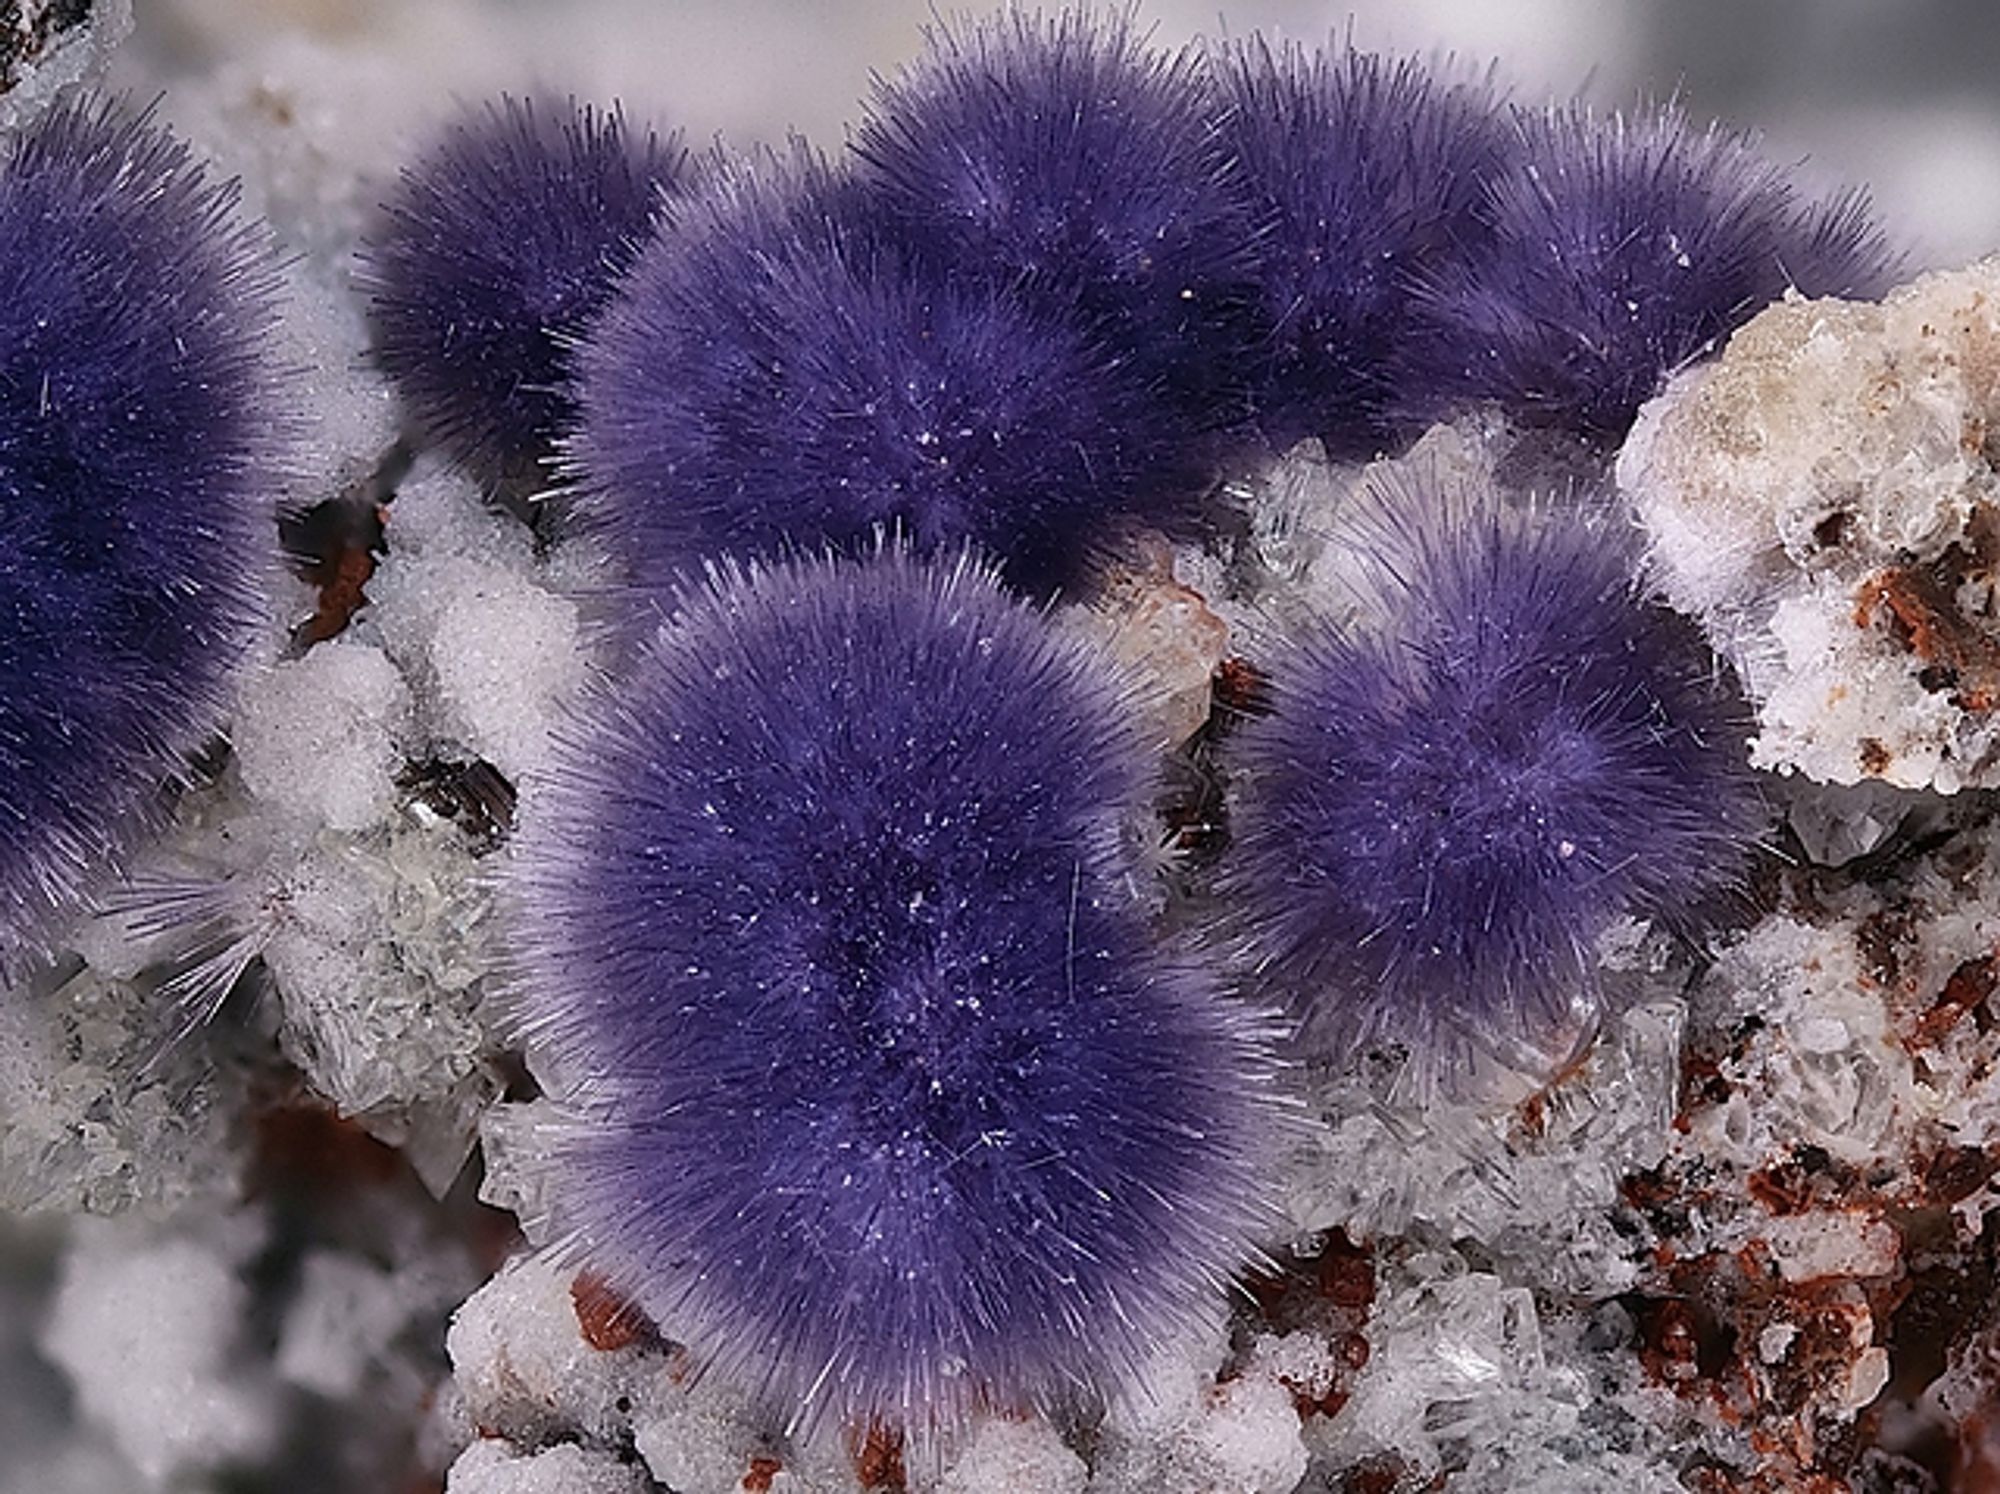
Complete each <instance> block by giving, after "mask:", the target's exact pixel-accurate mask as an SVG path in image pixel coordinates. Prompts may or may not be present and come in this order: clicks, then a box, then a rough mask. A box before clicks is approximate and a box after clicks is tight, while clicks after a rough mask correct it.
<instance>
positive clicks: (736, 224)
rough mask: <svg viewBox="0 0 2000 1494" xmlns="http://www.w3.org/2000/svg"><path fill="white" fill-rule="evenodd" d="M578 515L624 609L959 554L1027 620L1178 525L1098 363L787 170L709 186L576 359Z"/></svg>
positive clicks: (1171, 475) (1161, 443) (1159, 421)
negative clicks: (814, 572)
mask: <svg viewBox="0 0 2000 1494" xmlns="http://www.w3.org/2000/svg"><path fill="white" fill-rule="evenodd" d="M579 366H580V370H581V391H582V405H583V415H582V421H581V424H580V427H579V429H578V432H577V435H576V438H575V440H574V441H573V442H572V443H571V446H570V451H569V457H570V462H569V467H570V471H571V475H572V476H573V478H574V479H575V483H576V487H577V498H578V501H577V511H578V513H579V514H580V515H581V516H582V518H583V519H584V520H585V521H586V522H594V523H595V524H596V525H598V526H599V527H600V528H602V529H603V530H604V531H605V532H606V533H607V534H608V536H609V537H610V539H611V540H612V542H613V548H614V549H615V550H616V551H617V552H618V553H619V554H620V556H621V557H622V558H623V559H624V561H625V563H626V564H627V566H628V568H629V570H630V573H631V576H632V579H633V581H634V582H635V584H636V585H637V586H638V587H639V589H640V590H641V591H643V592H647V593H658V592H661V591H664V590H667V589H670V588H671V586H672V584H673V577H674V575H675V566H676V565H677V564H679V563H685V562H687V561H690V560H692V559H693V558H695V557H699V556H702V555H705V554H713V553H717V552H720V551H724V550H727V551H730V552H732V553H736V554H751V553H761V554H765V555H772V554H777V553H780V552H782V551H784V550H785V549H786V548H787V547H788V546H794V545H798V546H808V547H810V546H815V545H829V544H830V545H833V546H835V547H838V548H843V549H849V550H853V549H855V548H856V547H860V548H867V547H869V546H872V545H873V544H874V543H875V538H876V536H877V535H878V534H880V533H882V532H895V533H899V534H901V535H902V536H904V537H905V538H907V539H908V540H909V541H910V542H911V543H913V544H914V545H915V546H916V547H917V548H918V549H920V550H923V551H936V550H949V549H956V548H957V547H959V546H961V545H963V544H965V543H967V542H971V543H973V544H976V545H978V546H979V547H981V548H982V549H983V550H984V551H985V552H986V553H987V554H989V555H992V556H994V557H996V558H998V559H999V560H1000V561H1001V562H1002V563H1003V564H1004V567H1005V572H1006V576H1007V579H1008V581H1009V582H1010V583H1011V584H1013V585H1014V586H1016V587H1018V588H1020V589H1022V590H1023V591H1026V592H1028V593H1030V594H1034V595H1038V596H1045V595H1047V594H1048V592H1049V591H1050V590H1052V589H1054V588H1057V587H1066V586H1076V585H1079V584H1081V583H1082V582H1084V581H1085V580H1086V579H1087V576H1088V573H1089V570H1090V566H1091V562H1092V560H1093V558H1094V556H1095V555H1096V554H1097V553H1098V552H1100V551H1101V550H1102V549H1103V547H1104V546H1105V544H1106V543H1107V542H1108V540H1109V539H1110V538H1111V536H1112V535H1113V534H1114V533H1115V532H1116V531H1117V530H1118V529H1119V527H1121V526H1122V525H1124V524H1127V523H1131V522H1146V523H1150V524H1153V525H1155V526H1158V527H1163V528H1167V529H1170V530H1174V529H1184V528H1186V527H1188V525H1189V524H1190V522H1191V518H1192V514H1193V508H1194V504H1195V501H1196V499H1197V498H1198V496H1199V494H1200V493H1201V491H1202V489H1203V479H1202V474H1201V473H1200V472H1199V471H1198V470H1196V468H1195V467H1194V465H1193V464H1192V463H1191V460H1190V459H1189V457H1188V455H1187V442H1186V439H1185V426H1184V422H1181V421H1180V420H1179V419H1177V418H1176V417H1175V416H1174V414H1173V413H1172V412H1171V411H1170V410H1168V409H1166V408H1165V407H1164V406H1162V405H1160V404H1159V403H1158V402H1157V401H1156V400H1154V399H1152V398H1150V397H1149V396H1148V394H1147V391H1146V389H1145V388H1144V386H1143V385H1142V384H1141V383H1140V381H1139V380H1137V379H1136V378H1135V377H1134V376H1133V375H1132V373H1131V372H1130V370H1129V369H1128V368H1126V367H1125V366H1124V364H1123V362H1122V361H1121V360H1120V358H1118V357H1117V356H1116V355H1115V354H1113V353H1111V352H1110V351H1108V350H1107V349H1106V348H1105V347H1103V346H1102V345H1101V344H1099V343H1097V342H1095V341H1093V340H1092V339H1091V338H1090V337H1089V336H1088V335H1086V334H1085V333H1084V332H1083V331H1082V330H1081V329H1080V328H1079V327H1078V326H1076V325H1074V324H1072V323H1071V322H1070V321H1068V320H1066V319H1064V318H1062V317H1060V316H1058V315H1056V314H1054V313H1053V312H1051V311H1048V310H1046V309H1043V308H1039V307H1037V306H1035V305H1033V304H1032V303H1026V304H1024V303H1023V302H1022V301H1021V300H1020V298H1018V297H1017V296H1015V295H1014V294H1012V293H1011V292H1009V291H1007V290H1004V289H1000V288H996V287H994V286H992V285H990V284H987V283H984V282H981V281H978V280H971V279H964V278H959V277H954V276H951V275H949V274H946V273H945V272H943V271H941V270H939V269H938V268H937V267H935V266H933V265H931V264H929V263H928V262H926V261H924V260H922V259H921V258H917V257H913V256H911V255H910V254H909V253H907V252H906V251H905V250H904V249H903V248H902V247H901V246H900V245H899V244H898V243H897V242H895V241H894V240H893V239H891V238H887V237H885V236H884V234H883V232H882V230H881V220H880V215H879V213H878V212H877V211H876V209H875V208H874V206H873V205H872V204H871V203H870V202H869V201H868V199H867V198H866V196H865V194H863V193H861V192H859V191H858V190H857V189H856V187H855V186H854V184H853V183H851V182H850V181H847V180H845V179H843V178H842V177H841V176H839V175H838V174H836V173H834V172H832V171H829V170H828V169H827V167H826V166H825V165H824V164H823V163H822V162H820V161H819V160H817V159H816V158H814V157H813V156H812V155H810V154H809V153H808V152H806V151H804V150H803V149H799V150H795V151H794V152H793V153H792V154H791V155H789V156H788V157H785V158H773V157H768V156H767V157H763V158H759V159H756V160H751V161H745V162H739V163H736V164H734V165H732V166H727V167H720V168H718V169H717V171H716V173H715V179H714V180H713V181H712V182H711V183H710V186H709V189H708V190H707V191H706V192H704V193H702V194H699V195H698V196H696V197H695V198H693V199H691V200H689V201H688V202H686V203H685V204H684V205H683V206H682V207H680V208H679V209H677V210H676V212H675V214H674V217H673V221H672V223H671V224H670V226H669V227H668V228H667V229H666V230H665V231H663V232H662V234H661V235H660V237H659V238H658V240H657V241H656V242H655V243H654V244H653V246H652V247H651V248H650V249H648V250H647V252H646V253H645V254H644V255H643V256H642V257H641V258H640V260H639V262H638V263H637V264H636V265H635V266H634V267H633V270H632V272H631V275H630V277H629V279H628V281H627V284H626V287H625V289H624V292H623V293H622V295H621V296H620V298H619V300H618V302H617V303H616V305H614V306H613V307H612V309H611V310H610V311H609V312H608V313H607V314H606V315H605V317H604V318H603V320H602V322H601V323H600V324H599V325H598V326H597V328H596V329H595V330H594V331H593V333H592V335H591V336H590V338H589V340H588V342H587V344H586V346H585V347H584V348H583V350H582V352H581V355H580V360H579Z"/></svg>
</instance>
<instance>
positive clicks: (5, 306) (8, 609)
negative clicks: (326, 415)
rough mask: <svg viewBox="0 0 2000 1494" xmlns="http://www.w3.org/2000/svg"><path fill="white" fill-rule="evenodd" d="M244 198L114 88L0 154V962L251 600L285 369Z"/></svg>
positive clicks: (255, 598)
mask: <svg viewBox="0 0 2000 1494" xmlns="http://www.w3.org/2000/svg"><path fill="white" fill-rule="evenodd" d="M235 203H236V191H235V187H234V185H233V184H229V185H221V184H217V183H216V182H214V181H212V180H210V179H209V178H208V177H207V176H205V175H204V173H203V171H202V169H201V167H199V166H198V165H196V164H195V163H194V161H193V160H192V159H191V158H190V156H189V153H188V151H187V148H186V147H185V146H183V145H182V144H181V143H180V142H178V141H177V140H175V139H173V138H172V137H171V136H170V135H168V134H167V133H166V132H165V131H164V130H162V129H160V128H159V127H158V126H157V125H155V124H154V123H153V122H152V121H151V119H150V118H149V117H147V116H143V115H141V116H135V115H133V114H131V113H129V112H128V111H126V110H125V109H124V108H122V107H121V106H119V105H117V104H115V103H104V102H90V101H74V100H72V101H69V102H66V103H63V104H60V105H58V106H56V107H55V108H54V109H52V110H51V111H50V112H49V113H48V114H46V115H45V116H44V117H43V118H42V119H41V120H40V121H39V122H38V123H37V124H36V125H35V126H34V127H33V128H32V129H30V130H29V131H28V132H27V133H25V134H24V135H22V136H20V137H19V138H17V139H16V140H15V141H14V142H13V143H12V145H11V147H10V148H8V149H7V151H6V159H5V161H4V163H0V969H18V966H19V965H20V963H21V962H22V961H23V960H25V959H27V958H31V957H32V956H33V955H34V954H36V953H37V952H39V951H40V950H41V946H42V942H43V940H44V939H45V938H46V937H47V936H48V934H49V930H50V928H51V925H52V922H53V920H54V918H55V916H56V914H57V913H58V912H59V911H60V910H62V909H63V908H65V907H66V906H67V905H69V904H71V903H73V902H74V901H75V900H76V899H77V898H78V897H79V896H80V895H81V894H83V893H85V892H87V891H89V890H90V888H91V886H92V884H93V883H94V882H95V881H97V880H98V879H99V878H101V877H102V875H103V874H104V872H105V870H106V869H107V867H108V866H109V865H111V864H112V863H115V861H116V860H117V859H118V858H119V857H120V855H121V854H122V853H123V852H124V851H126V850H127V849H128V848H129V847H130V845H131V843H132V841H133V839H134V837H135V836H136V834H137V833H138V832H139V830H140V829H141V827H142V826H143V824H144V822H145V821H146V820H147V819H148V818H149V814H150V812H151V811H153V810H155V809H157V807H158V805H159V803H160V799H161V789H162V786H163V785H164V783H165V782H166V781H167V780H168V779H170V778H172V777H173V776H174V774H175V773H176V772H177V771H178V770H179V769H180V767H181V765H182V763H183V755H184V754H185V753H187V752H189V751H191V750H192V749H194V748H196V747H198V746H199V745H200V744H201V743H202V741H203V739H204V738H205V737H206V736H207V735H208V734H209V733H211V732H213V731H215V730H217V729H218V728H219V727H220V725H221V722H222V715H223V708H224V705H225V703H226V698H227V695H228V681H229V678H230V675H231V672H232V670H233V669H234V668H235V667H236V666H237V665H239V664H240V663H241V662H242V661H243V659H244V656H245V655H246V653H247V651H248V649H249V647H250V644H251V641H252V638H253V637H254V634H255V630H256V627H257V620H258V618H259V616H260V615H261V612H262V605H263V583H264V581H265V580H266V579H267V568H268V566H269V564H270V562H271V560H272V558H273V557H274V554H275V549H276V544H275V529H274V518H275V514H274V511H273V509H272V506H271V499H270V492H271V485H272V481H273V477H274V468H275V466H276V464H277V463H278V461H279V460H280V459H281V457H282V455H283V453H282V450H281V448H280V445H279V442H278V440H277V438H276V436H275V434H274V432H276V431H278V430H280V429H281V428H282V424H283V411H284V409H285V408H286V402H287V391H286V390H285V388H284V387H283V381H282V379H281V378H280V377H279V375H278V372H277V370H276V368H275V366H274V363H273V361H272V358H271V351H270V345H271V341H272V338H271V334H272V331H273V326H274V322H275V301H274V289H275V287H274V277H273V275H272V272H271V270H270V268H269V264H268V261H267V258H266V254H265V241H264V238H263V235H262V234H261V233H259V232H256V231H254V230H253V229H252V228H250V227H249V226H248V225H247V224H245V223H244V222H243V221H242V220H241V219H239V218H238V217H237V215H236V213H235Z"/></svg>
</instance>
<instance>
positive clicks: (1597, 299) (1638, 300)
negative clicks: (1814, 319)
mask: <svg viewBox="0 0 2000 1494" xmlns="http://www.w3.org/2000/svg"><path fill="white" fill-rule="evenodd" d="M1517 128H1518V133H1519V140H1518V142H1517V144H1516V146H1515V148H1514V160H1513V161H1512V162H1511V163H1510V164H1509V165H1507V166H1506V167H1505V169H1503V170H1502V171H1501V172H1500V173H1499V174H1498V175H1496V176H1495V177H1493V178H1492V179H1491V181H1490V183H1489V185H1488V188H1487V193H1486V202H1485V207H1484V217H1485V220H1486V222H1485V225H1484V233H1485V237H1484V239H1483V240H1482V249H1481V252H1479V253H1477V254H1460V255H1455V256H1452V257H1450V258H1448V259H1446V260H1444V261H1443V262H1441V264H1440V265H1439V266H1438V268H1437V270H1436V272H1435V273H1434V274H1432V275H1430V276H1428V277H1426V278H1425V279H1424V280H1423V281H1422V282H1421V283H1420V285H1419V291H1420V295H1421V299H1422V301H1423V303H1424V305H1423V307H1422V312H1421V314H1422V319H1423V322H1424V327H1423V330H1422V331H1421V333H1420V335H1418V336H1416V337H1414V338H1412V340H1411V342H1410V343H1409V345H1408V346H1409V353H1410V357H1409V361H1408V364H1407V366H1406V367H1405V369H1404V370H1403V372H1402V373H1401V374H1399V376H1398V384H1399V387H1400V388H1401V389H1403V390H1404V391H1405V392H1406V396H1407V398H1408V399H1409V400H1410V401H1411V402H1412V404H1413V408H1414V411H1415V413H1416V414H1417V416H1418V417H1419V418H1422V417H1424V416H1427V415H1428V416H1431V417H1435V416H1437V415H1440V414H1445V413H1448V412H1449V411H1450V410H1451V409H1452V408H1453V407H1454V406H1455V405H1458V404H1462V403H1463V402H1464V401H1466V400H1478V399H1491V400H1497V401H1499V402H1500V403H1501V404H1502V405H1504V406H1505V407H1506V408H1507V409H1508V410H1509V411H1510V413H1512V414H1513V415H1514V416H1515V417H1516V418H1517V419H1520V420H1522V421H1523V422H1525V423H1527V424H1531V425H1546V426H1554V427H1560V428H1563V429H1566V430H1569V431H1572V432H1574V433H1575V434H1577V435H1580V436H1583V437H1586V438H1588V439H1591V440H1593V441H1595V442H1598V443H1603V444H1616V442H1617V441H1618V440H1620V439H1622V438H1623V436H1624V433H1625V432H1626V430H1627V429H1629V428H1630V426H1631V423H1632V418H1633V416H1634V415H1635V414H1636V413H1637V412H1638V409H1639V406H1640V405H1642V404H1644V403H1645V402H1646V401H1647V400H1648V399H1650V398H1652V396H1653V395H1654V394H1655V393H1657V392H1658V390H1659V387H1660V384H1661V383H1662V382H1663V381H1664V380H1665V378H1666V377H1667V375H1669V374H1670V373H1672V372H1674V371H1675V370H1676V369H1678V368H1680V367H1681V366H1682V365H1684V364H1686V363H1688V362H1690V361H1692V360H1693V359H1696V358H1699V357H1703V356H1705V355H1707V354H1708V353H1711V352H1713V351H1715V349H1716V348H1717V347H1718V346H1719V345H1720V343H1721V341H1722V339H1723V338H1725V337H1726V336H1727V335H1728V334H1729V333H1730V332H1731V331H1733V330H1735V328H1737V327H1738V326H1740V325H1742V324H1743V323H1744V322H1746V321H1748V320H1749V319H1750V317H1751V316H1753V315H1755V314H1756V313H1757V312H1758V311H1761V310H1762V309H1763V308H1764V307H1765V306H1767V305H1769V304H1770V303H1771V302H1772V301H1774V300H1776V299H1777V298H1778V297H1779V296H1781V295H1783V294H1784V293H1785V291H1786V290H1787V289H1788V288H1791V287H1796V288H1797V289H1798V290H1800V291H1801V292H1803V293H1804V294H1806V295H1809V296H1874V295H1879V294H1880V293H1881V292H1882V291H1883V290H1885V289H1886V288H1887V285H1888V283H1889V280H1890V278H1891V272H1892V268H1893V264H1894V258H1893V256H1892V255H1891V254H1890V253H1889V252H1888V250H1887V247H1886V245H1885V243H1884V241H1883V239H1882V236H1881V235H1880V233H1879V232H1878V231H1877V230H1876V229H1875V228H1874V226H1873V224H1872V221H1871V219H1870V217H1869V214H1868V212H1867V208H1866V204H1865V202H1863V200H1862V199H1861V198H1859V197H1857V196H1847V197H1840V198H1836V199H1834V200H1832V201H1830V202H1825V203H1806V202H1802V201H1800V200H1799V199H1798V197H1797V196H1796V194H1795V193H1794V192H1793V190H1792V188H1791V187H1790V185H1789V184H1788V183H1787V181H1786V179H1785V175H1784V173H1783V172H1782V171H1780V170H1779V169H1778V168H1777V167H1775V166H1774V165H1772V164H1771V163H1770V162H1769V161H1767V160H1765V159H1764V158H1763V157H1761V156H1760V155H1759V154H1758V153H1757V151H1756V150H1755V149H1754V148H1753V147H1752V145H1751V144H1750V143H1749V141H1748V140H1747V139H1745V138H1744V137H1742V136H1739V135H1733V134H1729V133H1725V132H1723V131H1721V130H1719V129H1715V128H1710V129H1708V130H1706V131H1698V130H1695V129H1693V128H1692V127H1690V125H1689V124H1688V123H1687V121H1686V119H1685V118H1684V117H1683V116H1682V115H1680V114H1679V113H1678V112H1676V111H1673V110H1670V109H1668V110H1660V111H1656V112H1654V113H1651V114H1646V115H1641V116H1638V117H1635V118H1631V119H1625V118H1619V117H1613V118H1610V119H1603V118H1597V117H1593V116H1592V115H1591V114H1590V113H1588V112H1587V111H1585V110H1581V109H1576V108H1564V109H1550V110H1545V111H1541V112H1520V113H1518V114H1517Z"/></svg>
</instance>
